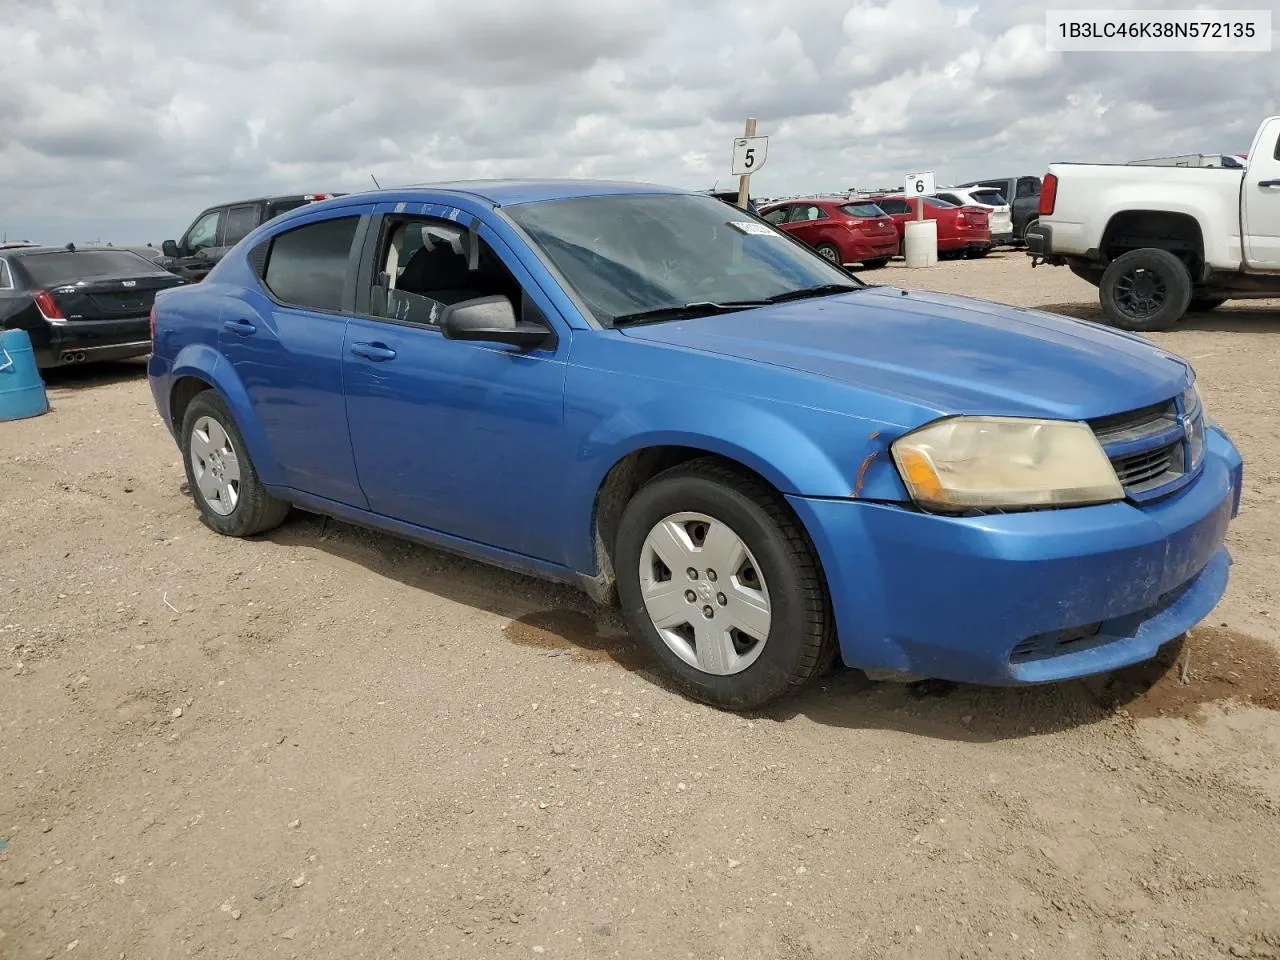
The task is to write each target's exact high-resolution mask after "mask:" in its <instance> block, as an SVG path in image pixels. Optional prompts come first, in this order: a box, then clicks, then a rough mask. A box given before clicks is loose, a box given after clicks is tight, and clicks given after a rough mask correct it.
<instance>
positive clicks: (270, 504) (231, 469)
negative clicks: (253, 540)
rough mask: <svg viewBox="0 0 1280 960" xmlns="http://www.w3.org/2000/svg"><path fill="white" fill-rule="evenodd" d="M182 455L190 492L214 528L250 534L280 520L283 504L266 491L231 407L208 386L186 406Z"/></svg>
mask: <svg viewBox="0 0 1280 960" xmlns="http://www.w3.org/2000/svg"><path fill="white" fill-rule="evenodd" d="M182 459H183V461H184V462H185V463H186V468H187V484H188V486H189V487H190V489H191V496H192V498H193V499H194V500H195V502H196V506H197V507H199V508H200V513H201V515H202V516H203V518H204V520H205V522H206V523H207V524H208V525H209V526H211V527H212V528H213V529H214V530H216V531H218V533H221V534H225V535H226V536H229V537H251V536H253V535H254V534H257V533H264V532H266V531H267V530H271V529H273V528H274V527H278V526H280V524H281V523H283V522H284V518H285V517H286V516H287V515H288V513H289V504H287V503H285V502H284V501H283V500H277V499H276V498H275V497H273V496H271V494H269V493H267V491H266V488H265V487H263V485H262V481H261V480H260V479H259V478H258V471H257V470H256V469H254V466H253V461H252V460H250V459H249V452H248V450H247V449H246V447H245V443H244V438H243V437H242V436H241V435H240V430H239V428H238V427H236V422H235V419H234V418H233V417H232V416H231V411H230V410H228V409H227V405H226V404H225V403H224V402H223V400H222V398H221V397H220V396H218V395H217V394H216V393H214V392H213V391H212V390H206V391H204V392H203V393H199V394H196V396H195V398H194V399H193V400H192V401H191V403H189V404H188V405H187V411H186V414H185V415H184V416H183V418H182Z"/></svg>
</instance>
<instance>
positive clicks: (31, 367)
mask: <svg viewBox="0 0 1280 960" xmlns="http://www.w3.org/2000/svg"><path fill="white" fill-rule="evenodd" d="M48 412H49V398H48V397H47V396H46V395H45V392H44V381H43V380H42V379H40V370H39V368H38V367H36V355H35V354H34V353H32V352H31V338H30V337H29V336H27V331H25V330H0V420H21V419H23V418H24V417H38V416H40V414H42V413H48Z"/></svg>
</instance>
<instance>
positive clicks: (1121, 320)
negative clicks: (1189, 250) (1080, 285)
mask: <svg viewBox="0 0 1280 960" xmlns="http://www.w3.org/2000/svg"><path fill="white" fill-rule="evenodd" d="M1098 299H1099V300H1100V301H1101V302H1102V309H1103V312H1105V313H1106V315H1107V317H1108V318H1109V319H1110V320H1111V322H1112V323H1114V324H1115V325H1116V326H1117V327H1120V328H1121V329H1124V330H1139V331H1144V332H1146V331H1152V330H1167V329H1169V327H1171V326H1173V324H1175V323H1176V322H1177V321H1178V320H1179V319H1180V318H1181V317H1182V315H1183V314H1184V313H1186V312H1187V305H1188V304H1189V303H1190V302H1191V274H1190V272H1188V270H1187V267H1186V264H1184V263H1183V262H1182V261H1181V260H1179V259H1178V258H1177V257H1176V256H1174V255H1173V254H1172V253H1170V252H1169V251H1168V250H1160V249H1158V248H1156V247H1146V248H1144V249H1141V250H1130V251H1129V252H1128V253H1126V254H1122V255H1121V256H1119V257H1116V259H1114V260H1112V261H1111V263H1110V264H1108V265H1107V269H1106V270H1105V271H1103V274H1102V282H1101V283H1100V284H1099V286H1098Z"/></svg>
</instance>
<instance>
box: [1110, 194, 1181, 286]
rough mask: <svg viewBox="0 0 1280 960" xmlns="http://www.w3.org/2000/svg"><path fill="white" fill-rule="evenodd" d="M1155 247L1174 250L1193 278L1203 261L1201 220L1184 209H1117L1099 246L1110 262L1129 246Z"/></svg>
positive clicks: (1173, 252) (1134, 248) (1130, 247)
mask: <svg viewBox="0 0 1280 960" xmlns="http://www.w3.org/2000/svg"><path fill="white" fill-rule="evenodd" d="M1145 247H1157V248H1159V249H1161V250H1168V251H1169V252H1170V253H1172V254H1174V255H1175V256H1176V257H1178V258H1179V259H1180V260H1182V262H1183V263H1185V264H1186V265H1187V268H1188V269H1189V270H1190V271H1191V276H1192V277H1193V278H1194V277H1196V276H1198V275H1199V271H1200V268H1201V267H1202V266H1203V265H1204V237H1203V235H1202V234H1201V232H1200V224H1199V223H1198V222H1197V221H1196V218H1195V217H1192V216H1190V215H1188V214H1185V213H1168V212H1165V211H1160V210H1128V211H1125V212H1124V213H1117V214H1116V215H1115V216H1114V217H1112V218H1111V220H1110V222H1109V223H1108V224H1107V228H1106V230H1104V231H1103V234H1102V244H1101V247H1100V248H1099V249H1100V250H1101V252H1102V258H1103V261H1104V262H1106V263H1110V262H1111V261H1112V260H1114V259H1116V257H1119V256H1120V255H1122V254H1125V253H1128V252H1129V251H1130V250H1140V249H1143V248H1145Z"/></svg>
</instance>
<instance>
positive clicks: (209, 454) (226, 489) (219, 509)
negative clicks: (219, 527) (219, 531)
mask: <svg viewBox="0 0 1280 960" xmlns="http://www.w3.org/2000/svg"><path fill="white" fill-rule="evenodd" d="M191 470H192V473H193V474H194V475H195V480H196V487H197V489H199V491H200V497H201V499H202V500H204V502H205V505H206V506H208V508H209V509H210V510H212V511H213V512H214V513H216V514H218V516H220V517H225V516H228V515H230V514H231V512H232V511H233V510H235V508H236V505H237V504H238V503H239V502H240V459H239V457H237V456H236V451H235V448H234V447H233V446H232V445H231V438H230V437H229V436H227V431H226V430H225V429H224V428H223V426H222V424H220V423H219V422H218V421H217V420H215V419H213V417H201V418H200V419H199V420H197V421H196V422H195V425H194V426H193V427H192V428H191Z"/></svg>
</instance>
